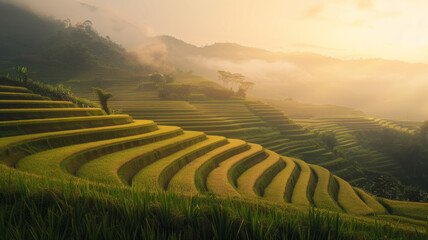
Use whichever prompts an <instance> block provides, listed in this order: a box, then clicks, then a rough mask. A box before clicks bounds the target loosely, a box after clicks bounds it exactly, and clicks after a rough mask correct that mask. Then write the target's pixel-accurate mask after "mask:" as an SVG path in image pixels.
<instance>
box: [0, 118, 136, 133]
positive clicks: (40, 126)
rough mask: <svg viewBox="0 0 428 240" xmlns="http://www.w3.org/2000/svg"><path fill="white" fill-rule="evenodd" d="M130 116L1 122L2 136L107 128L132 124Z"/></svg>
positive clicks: (0, 130) (0, 131)
mask: <svg viewBox="0 0 428 240" xmlns="http://www.w3.org/2000/svg"><path fill="white" fill-rule="evenodd" d="M133 121H134V120H133V119H132V118H131V117H130V116H129V115H102V116H90V117H68V118H48V119H30V120H17V121H5V122H0V136H2V137H10V136H16V135H24V134H35V133H44V132H56V131H65V130H74V129H83V128H95V127H106V126H113V125H121V124H128V123H132V122H133Z"/></svg>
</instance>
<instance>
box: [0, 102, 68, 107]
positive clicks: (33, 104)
mask: <svg viewBox="0 0 428 240" xmlns="http://www.w3.org/2000/svg"><path fill="white" fill-rule="evenodd" d="M72 107H75V104H74V103H72V102H67V101H46V100H37V101H35V100H32V101H30V100H0V109H16V108H72Z"/></svg>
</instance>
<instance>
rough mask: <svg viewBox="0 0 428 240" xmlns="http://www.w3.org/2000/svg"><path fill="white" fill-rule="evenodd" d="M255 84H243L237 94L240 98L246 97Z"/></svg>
mask: <svg viewBox="0 0 428 240" xmlns="http://www.w3.org/2000/svg"><path fill="white" fill-rule="evenodd" d="M254 84H255V83H253V82H241V84H240V86H239V89H238V92H237V93H236V95H237V96H239V97H245V96H246V95H247V91H248V90H249V89H250V88H252V87H253V86H254Z"/></svg>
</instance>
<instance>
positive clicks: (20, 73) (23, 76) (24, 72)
mask: <svg viewBox="0 0 428 240" xmlns="http://www.w3.org/2000/svg"><path fill="white" fill-rule="evenodd" d="M15 72H16V80H18V81H20V82H23V83H27V82H28V69H27V68H26V67H24V66H22V67H21V66H17V67H16V68H15Z"/></svg>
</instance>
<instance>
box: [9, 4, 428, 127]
mask: <svg viewBox="0 0 428 240" xmlns="http://www.w3.org/2000/svg"><path fill="white" fill-rule="evenodd" d="M3 2H9V3H12V4H15V5H19V6H22V7H24V8H27V9H30V10H31V11H33V12H35V13H37V14H40V15H43V16H48V17H52V18H56V19H63V20H65V19H70V20H71V22H72V23H78V22H84V21H85V20H90V21H91V22H92V23H93V27H94V29H96V30H97V31H98V32H99V33H100V35H102V36H109V38H111V39H112V40H113V41H115V42H117V43H119V44H121V45H122V46H124V47H125V48H127V49H128V50H130V51H132V52H135V53H137V54H138V56H139V61H140V63H142V64H145V65H151V66H154V67H155V68H156V69H158V70H159V71H161V72H167V73H170V72H174V71H190V70H191V71H193V73H195V74H200V75H203V76H205V77H207V78H209V79H211V80H214V81H215V80H216V79H217V71H218V70H225V71H230V72H238V73H242V74H243V75H245V76H246V77H247V80H248V81H252V82H255V83H256V85H255V87H254V88H253V89H252V90H250V92H249V94H250V96H251V95H252V96H255V97H262V98H272V99H280V100H281V99H286V98H293V99H294V100H296V101H301V102H307V103H317V104H335V105H343V106H348V107H353V108H357V109H360V110H362V111H364V112H366V113H367V114H369V115H371V116H375V117H381V118H393V119H404V120H424V119H428V100H427V98H426V96H425V95H426V93H427V92H428V81H427V79H428V70H427V69H428V67H427V65H425V64H410V63H406V62H400V61H389V60H382V59H357V60H341V59H339V58H333V57H328V54H329V53H331V52H328V51H327V50H332V51H335V52H337V51H340V49H343V46H332V48H330V47H328V46H326V45H324V46H326V47H318V48H319V49H322V52H323V53H324V54H326V55H316V54H311V53H305V52H299V53H291V52H289V51H284V52H285V53H281V52H272V51H266V50H262V49H256V48H252V49H246V50H245V51H242V52H240V51H241V50H242V49H239V47H240V46H239V45H236V46H237V47H236V48H237V49H234V47H230V46H229V47H230V48H228V49H227V50H225V49H226V48H225V47H226V46H225V45H223V46H220V45H216V44H214V45H208V46H207V47H197V46H196V45H193V44H187V43H185V42H183V43H180V44H178V45H174V44H176V43H173V44H172V43H171V42H165V41H158V40H157V39H156V37H154V36H155V35H156V34H160V33H165V31H166V30H168V29H169V30H170V31H171V32H170V34H177V35H178V37H186V36H189V35H186V34H184V33H185V32H186V33H187V32H188V31H190V30H192V29H191V28H192V26H186V31H184V32H180V29H182V28H183V26H182V24H179V23H181V21H184V20H183V19H177V21H176V22H175V21H167V19H169V18H168V16H167V15H168V13H170V14H173V15H174V14H175V13H172V12H171V11H170V10H171V9H170V8H166V9H165V11H162V12H159V14H160V15H162V16H164V19H163V20H162V21H153V19H157V17H156V18H155V17H154V12H150V11H151V10H155V9H158V8H159V7H161V6H163V5H161V4H160V3H156V4H155V3H153V4H152V5H151V4H150V3H149V2H144V1H143V2H141V3H138V2H136V1H130V2H128V3H127V4H119V3H117V2H114V1H99V0H92V1H83V0H82V1H69V0H58V1H51V0H40V1H30V0H13V1H12V0H4V1H3ZM165 4H166V3H165ZM132 5H135V7H134V8H133V7H132ZM171 6H172V5H171ZM300 8H302V9H304V8H303V7H302V6H300V7H299V9H300ZM174 16H175V15H174ZM312 17H314V16H312ZM318 17H319V16H318ZM150 19H151V20H150ZM193 21H195V20H193ZM217 21H219V24H220V22H221V21H223V20H221V19H217ZM234 24H235V23H234ZM162 26H163V27H162ZM166 26H169V27H166ZM175 27H176V29H175ZM267 27H268V26H267ZM210 28H212V29H213V31H214V30H215V29H217V27H215V26H211V25H210V27H208V28H207V29H206V30H205V31H204V32H201V31H198V30H194V31H192V32H193V35H195V36H196V35H198V36H199V35H206V34H205V33H207V31H209V30H210ZM177 31H178V32H177ZM242 31H243V32H245V31H244V30H242ZM166 33H167V34H169V32H166ZM182 33H183V34H182ZM295 34H296V35H298V33H297V32H295ZM206 36H211V37H212V35H211V34H208V33H207V35H206ZM220 36H221V35H220V34H219V35H218V37H217V36H215V37H212V38H211V39H210V40H207V39H204V40H202V41H201V40H200V39H199V40H195V39H196V38H193V37H192V38H191V39H186V38H183V40H185V41H187V40H189V41H190V42H192V43H194V42H199V43H201V42H203V43H204V44H206V43H209V42H215V41H219V40H220V41H221V40H224V39H225V38H224V37H220ZM266 36H268V35H266ZM320 36H321V35H320ZM237 39H238V38H231V39H230V40H228V39H226V40H227V41H228V42H230V41H234V40H237ZM244 43H245V41H244ZM250 44H251V43H250ZM265 44H266V48H269V47H270V46H272V45H270V44H269V43H267V42H266V43H265ZM287 44H289V45H290V44H291V45H292V43H291V42H285V45H284V46H286V45H287ZM259 45H262V44H259ZM294 45H295V46H298V47H299V50H301V47H302V46H309V47H310V48H311V50H312V51H316V49H314V48H313V46H315V45H313V44H312V45H311V44H304V43H294ZM311 46H312V47H311ZM396 46H398V47H396V48H397V49H398V48H400V49H401V50H400V52H402V51H404V50H405V49H406V48H405V47H404V46H402V45H399V44H398V45H396ZM372 48H373V46H370V45H367V50H369V49H372ZM290 49H292V48H289V49H288V50H290ZM235 50H236V51H235ZM320 51H321V50H320ZM326 51H327V52H326ZM422 52H423V49H422ZM345 53H346V54H348V53H349V52H346V51H345V52H343V54H345ZM234 54H235V55H234ZM360 55H361V56H367V54H363V53H361V54H360ZM355 56H358V54H357V55H355ZM369 56H371V55H369Z"/></svg>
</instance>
